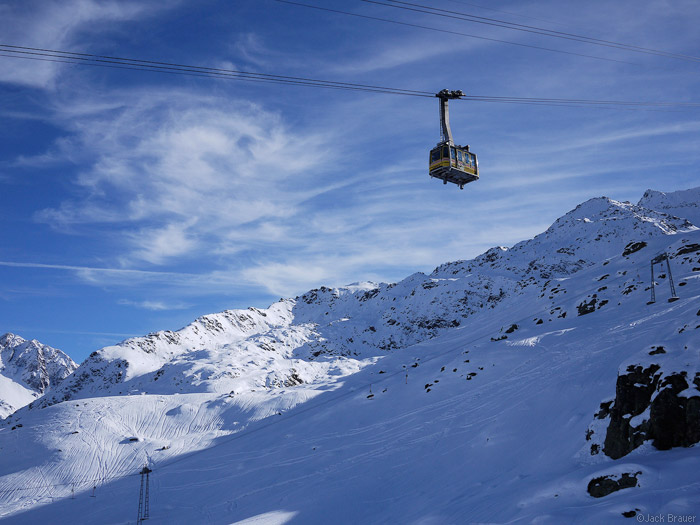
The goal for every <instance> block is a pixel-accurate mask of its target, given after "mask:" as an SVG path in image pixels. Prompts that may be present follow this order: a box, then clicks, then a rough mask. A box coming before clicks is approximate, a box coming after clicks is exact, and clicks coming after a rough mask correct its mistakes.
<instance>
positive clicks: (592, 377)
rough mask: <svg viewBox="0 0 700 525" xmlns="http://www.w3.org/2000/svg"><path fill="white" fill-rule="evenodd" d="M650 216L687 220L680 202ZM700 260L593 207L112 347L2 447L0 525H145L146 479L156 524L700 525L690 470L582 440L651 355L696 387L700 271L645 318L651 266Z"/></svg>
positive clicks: (642, 218)
mask: <svg viewBox="0 0 700 525" xmlns="http://www.w3.org/2000/svg"><path fill="white" fill-rule="evenodd" d="M689 192H690V193H688V195H690V197H687V196H686V200H687V199H688V198H690V199H691V200H692V199H695V201H694V202H697V201H698V199H696V194H698V195H697V196H700V190H689ZM642 202H644V203H646V204H645V205H646V206H651V205H652V204H654V202H658V203H660V205H661V204H662V205H663V207H664V210H666V211H668V212H669V213H672V212H674V210H677V209H683V210H685V209H686V208H688V206H686V204H687V203H686V201H685V200H683V198H681V196H680V195H674V194H659V193H658V192H647V193H646V194H645V196H644V198H643V199H642V201H640V204H641V203H642ZM688 209H691V211H692V210H694V208H688ZM645 213H647V214H648V216H647V215H644V214H645ZM694 213H695V212H694V211H693V213H691V215H693V214H694ZM679 216H681V215H679ZM692 218H693V219H696V220H700V214H698V216H697V217H696V216H695V215H693V217H692ZM582 232H583V233H582ZM586 232H588V233H586ZM586 235H587V236H588V237H586ZM573 238H576V239H577V241H576V242H573ZM642 239H643V240H644V242H646V243H647V246H646V247H643V248H642V249H640V250H639V251H636V252H632V253H631V254H629V255H627V256H622V255H621V253H622V250H623V249H624V248H626V247H627V246H629V244H630V243H631V241H639V240H642ZM577 242H578V243H579V244H580V245H577V244H576V243H577ZM693 243H696V244H700V231H698V230H697V228H694V227H692V225H688V224H686V223H683V220H682V219H676V218H673V219H671V218H669V216H665V215H661V214H659V213H657V212H651V211H649V210H647V211H645V209H644V208H640V207H639V206H634V205H631V204H628V203H617V202H616V201H611V200H609V199H593V200H591V201H588V202H587V203H584V204H582V205H580V206H579V207H577V208H576V210H573V211H572V212H570V213H569V214H567V215H566V216H564V217H562V218H561V219H559V220H557V221H556V222H555V223H554V224H553V225H552V227H551V228H550V229H549V230H548V231H547V232H545V233H543V234H541V235H540V236H537V237H536V238H535V239H533V240H531V241H525V242H523V243H519V244H518V245H516V246H515V247H513V248H511V249H509V250H505V249H493V250H489V251H488V252H486V254H484V255H482V256H479V257H478V258H477V259H475V260H474V261H457V262H455V263H449V264H446V265H442V266H441V267H438V268H437V269H436V270H435V272H433V274H432V275H431V276H425V275H423V274H414V275H413V276H410V277H408V278H407V279H406V280H405V281H402V282H401V283H397V284H396V285H375V284H373V283H361V284H357V285H353V286H351V287H348V288H347V289H345V290H343V289H340V290H331V289H321V290H314V291H311V292H309V293H308V294H306V295H304V296H302V297H301V298H297V299H296V300H295V301H282V302H280V303H276V305H273V307H272V308H271V309H269V310H266V311H263V310H258V309H251V310H249V311H228V312H224V313H221V314H213V315H211V316H204V317H203V318H201V319H199V320H197V321H196V322H195V323H193V324H192V325H190V326H188V327H186V328H184V329H183V330H181V331H178V332H159V333H158V334H151V335H149V336H147V337H146V338H136V339H133V340H129V341H127V342H125V343H124V344H123V345H118V346H115V347H110V348H108V349H105V350H104V351H103V352H102V353H101V354H100V353H99V352H98V354H96V355H95V356H94V357H92V356H91V358H89V359H88V360H86V362H85V363H83V365H82V366H81V369H84V370H90V373H89V374H86V375H83V376H80V372H81V369H78V371H77V372H76V373H75V374H74V376H72V379H69V380H67V381H65V382H63V383H61V385H59V386H58V387H56V388H54V389H52V391H51V392H50V393H49V395H47V396H46V397H45V398H44V402H39V403H37V406H35V407H33V408H31V409H30V408H25V409H22V410H20V411H18V412H17V413H16V414H15V415H13V416H11V417H10V418H8V420H7V421H6V424H3V425H0V454H1V456H0V457H1V458H2V459H1V460H0V519H2V518H3V517H4V518H5V520H6V521H7V522H12V523H37V522H51V523H64V522H66V523H67V522H71V523H74V522H76V521H77V522H81V523H127V522H130V521H131V522H133V520H134V518H135V515H136V508H137V496H138V484H139V481H140V480H139V477H138V475H136V473H137V472H138V471H139V470H140V468H141V467H142V466H143V464H144V462H146V461H150V465H151V468H153V473H152V474H151V501H150V507H151V518H150V520H149V521H152V522H155V523H168V524H170V523H200V522H206V523H245V524H256V525H261V524H282V523H292V524H296V523H348V524H349V523H542V524H550V523H551V524H559V523H610V522H612V523H615V522H618V521H622V520H624V518H623V517H622V516H621V513H622V512H624V511H629V510H633V509H638V512H640V513H642V514H649V515H662V514H664V515H665V514H667V513H675V514H678V515H697V514H700V491H699V490H698V489H700V476H699V475H698V474H697V473H698V472H700V456H698V454H697V448H689V449H673V450H670V451H658V450H656V449H654V448H653V447H652V446H651V445H649V444H645V445H643V446H642V447H640V448H638V449H636V450H634V451H633V452H631V453H630V454H628V455H627V456H625V457H623V458H621V459H619V460H615V461H613V460H611V459H609V458H608V457H607V456H605V455H604V454H602V453H601V454H599V455H596V456H591V455H590V453H589V452H588V449H589V443H588V442H587V440H586V432H587V430H588V429H589V425H590V424H591V422H592V421H593V415H594V414H595V413H596V411H597V410H598V409H599V404H600V402H601V400H605V399H611V398H612V397H614V395H615V381H616V377H617V373H618V368H619V367H622V366H625V365H626V364H628V363H636V362H642V361H644V362H646V360H648V359H649V355H648V353H649V350H650V347H651V345H659V344H663V345H664V346H665V348H666V351H667V355H665V356H664V359H665V360H666V361H664V362H665V363H666V364H665V365H663V366H665V367H673V366H680V365H681V364H682V365H683V366H690V368H688V370H697V369H700V362H699V357H700V354H699V353H700V329H699V328H700V317H698V315H697V314H696V312H698V308H699V307H700V290H699V289H698V279H697V277H698V274H697V271H698V270H693V268H697V267H699V266H700V258H699V256H698V252H692V251H691V252H686V253H685V254H681V255H678V256H674V257H673V258H672V264H673V272H674V279H675V281H676V283H678V284H680V283H681V282H683V283H685V285H684V286H678V287H677V290H678V292H679V295H680V296H681V299H680V300H678V301H677V302H674V303H667V302H666V299H667V298H668V285H667V282H666V278H665V277H662V276H661V274H659V275H658V276H657V281H658V284H657V303H656V304H653V305H646V302H647V301H648V299H649V290H648V289H645V288H647V287H648V278H647V279H645V277H644V276H645V275H647V272H648V267H649V260H650V257H651V256H653V255H655V254H656V253H658V252H660V251H662V250H666V251H668V253H669V254H675V253H676V252H679V250H680V249H681V248H684V247H685V248H684V249H687V247H689V246H692V245H693ZM584 259H585V263H584V262H581V261H584ZM538 268H539V269H540V270H538ZM536 271H542V272H545V273H546V274H548V275H549V274H550V273H551V272H555V273H554V275H553V276H550V277H543V276H540V275H539V274H537V275H538V276H537V277H534V275H535V274H534V273H532V272H536ZM556 272H564V274H556ZM499 289H500V292H499ZM465 290H467V291H468V293H465ZM359 298H361V299H359ZM402 303H405V304H402ZM618 303H619V304H618ZM587 304H588V305H592V310H590V311H588V312H586V313H582V312H583V311H584V310H585V308H584V306H583V305H587ZM457 308H461V309H462V310H460V312H461V313H462V314H463V315H462V316H461V317H460V318H459V323H458V325H459V326H455V325H454V323H452V317H450V315H454V312H455V311H456V309H457ZM564 312H565V313H566V315H565V316H564V315H563V314H564ZM292 323H294V324H292ZM451 323H452V324H451ZM391 341H394V342H395V341H401V345H403V346H401V345H399V346H397V347H395V348H393V347H392V346H391V345H390V344H389V343H390V342H391ZM387 345H388V346H387ZM383 346H386V348H384V347H383ZM392 348H393V349H392ZM640 360H642V361H640ZM120 363H122V364H120ZM123 363H127V365H128V366H127V365H123ZM132 363H133V366H132V365H131V364H132ZM693 363H695V365H693ZM691 365H692V366H691ZM125 366H126V368H125ZM693 366H695V368H693ZM406 375H408V377H406ZM124 377H126V380H124ZM297 378H302V379H303V382H299V381H298V380H297ZM370 385H371V397H369V396H370ZM689 390H690V389H689ZM130 394H133V395H130ZM66 395H67V396H68V400H65V401H61V399H62V397H61V396H66ZM689 395H693V393H692V391H690V392H689ZM698 395H700V394H698ZM52 396H53V397H52ZM46 400H48V401H47V402H46ZM40 401H41V400H40ZM18 424H21V425H22V426H21V427H18ZM12 426H15V429H14V430H13V429H12V428H11V427H12ZM623 472H642V474H641V475H640V476H639V486H638V487H636V488H633V489H625V490H622V491H619V492H616V493H614V494H611V495H609V496H607V497H605V498H602V499H594V498H592V497H590V496H589V495H588V494H587V492H586V486H587V484H588V482H589V481H590V480H591V479H592V478H593V477H596V476H601V475H609V474H618V475H619V474H622V473H623ZM95 485H96V486H97V489H96V496H97V497H95V498H91V497H90V494H91V492H92V489H93V486H95ZM73 489H75V499H73V498H72V497H71V496H72V490H73Z"/></svg>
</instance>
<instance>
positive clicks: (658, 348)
mask: <svg viewBox="0 0 700 525" xmlns="http://www.w3.org/2000/svg"><path fill="white" fill-rule="evenodd" d="M651 348H652V351H651V352H649V355H657V354H665V353H666V350H665V349H664V347H663V346H652V347H651Z"/></svg>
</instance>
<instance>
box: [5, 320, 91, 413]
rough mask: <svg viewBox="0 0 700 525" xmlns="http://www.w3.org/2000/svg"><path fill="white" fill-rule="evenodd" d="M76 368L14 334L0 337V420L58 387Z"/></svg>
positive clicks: (48, 349) (68, 360)
mask: <svg viewBox="0 0 700 525" xmlns="http://www.w3.org/2000/svg"><path fill="white" fill-rule="evenodd" d="M76 368H78V365H77V364H76V363H75V362H73V360H72V359H71V358H70V357H68V356H67V355H66V354H64V353H63V352H61V351H60V350H57V349H56V348H52V347H50V346H47V345H44V344H42V343H40V342H39V341H36V340H31V341H27V340H25V339H23V338H22V337H20V336H18V335H14V334H10V333H8V334H5V335H3V336H2V337H0V376H2V381H1V382H0V417H6V416H7V415H8V414H10V413H12V412H13V411H14V410H17V409H18V408H19V407H21V406H23V405H25V404H27V403H29V402H30V401H31V400H32V399H34V398H36V397H39V396H41V395H43V394H44V393H45V392H46V391H47V390H48V389H49V388H51V387H53V386H55V385H58V384H59V383H60V382H61V381H63V379H65V378H66V377H67V376H69V375H70V374H71V373H72V372H73V371H74V370H75V369H76Z"/></svg>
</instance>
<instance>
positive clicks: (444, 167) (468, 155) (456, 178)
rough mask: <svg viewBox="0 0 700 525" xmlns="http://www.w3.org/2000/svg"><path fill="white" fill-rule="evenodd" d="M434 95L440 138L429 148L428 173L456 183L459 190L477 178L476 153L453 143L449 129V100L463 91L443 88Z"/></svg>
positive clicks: (460, 94)
mask: <svg viewBox="0 0 700 525" xmlns="http://www.w3.org/2000/svg"><path fill="white" fill-rule="evenodd" d="M435 96H436V97H438V98H439V99H440V129H441V132H442V140H441V141H440V142H439V143H438V144H437V146H435V147H434V148H433V149H432V150H430V159H429V174H430V176H431V177H435V178H436V179H440V180H442V182H443V184H447V183H448V182H451V183H453V184H456V185H457V186H459V189H460V190H461V189H464V185H465V184H467V183H469V182H473V181H475V180H478V178H479V161H478V160H477V158H476V154H474V153H472V152H471V151H469V146H457V145H455V143H454V140H452V130H450V114H449V107H448V104H449V100H450V99H455V98H457V99H458V98H461V97H463V96H464V93H463V92H462V91H450V90H448V89H443V90H442V91H440V93H438V94H436V95H435Z"/></svg>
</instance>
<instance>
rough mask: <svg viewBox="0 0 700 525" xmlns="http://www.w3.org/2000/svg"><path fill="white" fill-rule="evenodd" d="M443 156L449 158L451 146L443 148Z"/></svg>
mask: <svg viewBox="0 0 700 525" xmlns="http://www.w3.org/2000/svg"><path fill="white" fill-rule="evenodd" d="M442 158H443V159H449V158H450V147H449V146H444V147H443V148H442Z"/></svg>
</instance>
